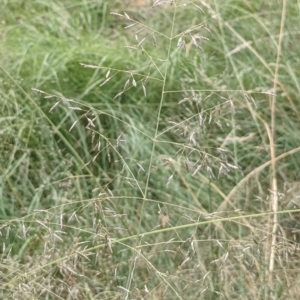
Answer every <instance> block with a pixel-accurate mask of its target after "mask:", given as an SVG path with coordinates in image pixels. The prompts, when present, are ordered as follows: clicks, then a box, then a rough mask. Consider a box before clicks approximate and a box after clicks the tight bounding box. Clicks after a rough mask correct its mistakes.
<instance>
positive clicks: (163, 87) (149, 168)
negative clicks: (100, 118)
mask: <svg viewBox="0 0 300 300" xmlns="http://www.w3.org/2000/svg"><path fill="white" fill-rule="evenodd" d="M173 7H174V8H173V18H172V25H171V31H170V37H169V45H168V51H167V66H166V68H165V73H164V77H163V85H162V91H161V99H160V103H159V107H158V113H157V119H156V126H155V133H154V137H153V144H152V150H151V155H150V162H149V167H148V172H147V179H146V186H145V191H144V197H145V198H144V199H143V203H142V207H141V216H140V220H139V224H138V227H137V235H138V236H139V235H140V234H141V228H142V227H141V224H142V217H143V213H144V207H145V201H146V199H147V194H148V188H149V182H150V176H151V170H152V163H153V159H154V152H155V148H156V139H157V136H158V128H159V124H160V117H161V109H162V106H163V101H164V92H165V86H166V80H167V76H168V71H169V66H170V54H171V50H172V49H171V46H172V42H173V35H174V26H175V20H176V3H175V4H174V6H173ZM141 243H142V237H140V238H139V241H138V245H139V246H140V245H141ZM138 245H137V246H138ZM134 269H135V254H133V256H132V259H131V263H130V266H129V272H128V278H127V282H126V293H125V294H124V296H123V299H124V300H127V299H128V295H129V291H130V287H131V283H132V279H133V273H134ZM177 295H178V294H177ZM178 296H179V295H178Z"/></svg>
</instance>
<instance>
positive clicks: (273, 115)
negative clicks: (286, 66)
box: [269, 0, 287, 285]
mask: <svg viewBox="0 0 300 300" xmlns="http://www.w3.org/2000/svg"><path fill="white" fill-rule="evenodd" d="M286 5H287V3H286V0H284V1H283V3H282V12H281V23H280V34H279V39H278V46H277V57H276V65H275V72H274V81H273V96H271V97H272V98H271V139H270V154H271V162H272V163H271V169H272V186H271V195H270V196H271V197H270V201H271V204H272V208H273V211H274V213H275V214H274V216H273V229H272V241H271V245H270V263H269V284H270V285H271V284H272V281H273V271H274V263H275V252H276V241H277V239H276V232H277V227H278V217H277V214H276V212H277V211H278V188H277V178H276V160H275V158H276V148H275V147H276V145H275V139H276V137H275V131H276V91H277V85H278V72H279V63H280V56H281V48H282V41H283V31H284V25H285V17H286Z"/></svg>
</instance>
